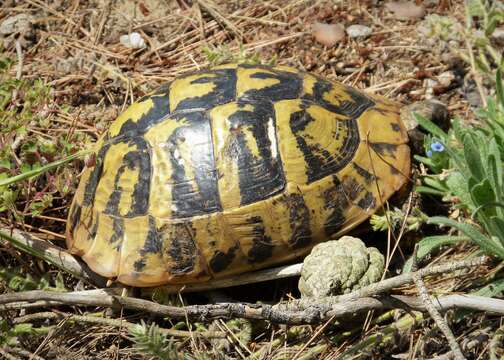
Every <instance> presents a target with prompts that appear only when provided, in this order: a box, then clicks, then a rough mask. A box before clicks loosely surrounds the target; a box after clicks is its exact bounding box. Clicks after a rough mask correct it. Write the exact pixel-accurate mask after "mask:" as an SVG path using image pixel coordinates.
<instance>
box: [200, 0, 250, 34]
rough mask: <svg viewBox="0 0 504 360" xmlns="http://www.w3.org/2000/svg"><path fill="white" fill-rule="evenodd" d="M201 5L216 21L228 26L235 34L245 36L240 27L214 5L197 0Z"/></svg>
mask: <svg viewBox="0 0 504 360" xmlns="http://www.w3.org/2000/svg"><path fill="white" fill-rule="evenodd" d="M196 2H197V3H198V5H199V6H201V7H202V8H203V10H205V11H206V12H207V13H208V14H209V15H210V16H211V17H213V18H214V20H215V21H217V22H218V23H221V24H222V25H223V26H225V27H227V28H228V29H229V30H230V31H231V32H232V33H233V34H235V35H236V36H238V37H239V38H240V39H242V38H243V33H242V32H241V31H240V29H238V28H237V27H236V26H235V25H234V24H233V23H232V22H231V21H229V20H228V19H226V17H225V16H224V15H222V14H221V13H220V11H219V10H218V9H217V8H216V7H215V6H213V5H210V4H209V3H207V2H206V1H203V0H196Z"/></svg>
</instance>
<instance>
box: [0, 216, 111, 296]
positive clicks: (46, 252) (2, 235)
mask: <svg viewBox="0 0 504 360" xmlns="http://www.w3.org/2000/svg"><path fill="white" fill-rule="evenodd" d="M1 243H4V244H5V243H10V244H12V245H13V246H14V247H16V248H17V249H19V250H21V251H23V252H26V253H28V254H31V255H34V256H36V257H39V258H41V259H43V260H45V261H47V262H48V263H50V264H53V265H54V266H56V267H58V268H59V269H61V270H64V271H66V272H68V273H70V274H72V275H74V276H76V277H77V278H79V279H82V280H84V281H86V282H88V283H90V284H94V285H97V286H101V287H103V286H105V284H106V279H104V278H102V277H101V276H99V275H97V274H95V273H94V272H93V271H91V269H89V267H88V266H87V265H86V264H84V263H83V262H82V261H81V260H78V259H77V258H76V257H74V256H73V255H70V254H69V253H67V252H66V251H65V250H63V249H61V248H60V247H58V246H56V245H53V244H51V243H50V242H48V241H43V240H40V239H37V238H36V237H34V236H32V235H30V234H28V233H26V232H24V231H20V230H17V229H9V228H6V227H4V226H2V225H1V224H0V244H1Z"/></svg>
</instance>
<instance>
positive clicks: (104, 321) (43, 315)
mask: <svg viewBox="0 0 504 360" xmlns="http://www.w3.org/2000/svg"><path fill="white" fill-rule="evenodd" d="M40 319H43V320H47V319H57V320H65V319H66V320H68V321H76V322H85V323H90V324H99V325H105V326H113V327H124V328H131V327H134V326H137V324H135V323H132V322H129V321H126V320H122V319H108V318H102V317H95V316H82V315H75V314H66V313H55V312H51V311H47V312H40V313H35V314H29V315H25V316H20V317H18V318H15V319H14V320H13V321H12V323H13V324H22V323H26V322H31V321H33V320H40ZM159 331H160V332H161V333H163V334H166V335H168V336H174V337H191V336H201V337H204V338H208V339H211V338H225V337H226V334H225V333H223V332H219V331H192V332H191V331H183V330H174V329H163V328H159Z"/></svg>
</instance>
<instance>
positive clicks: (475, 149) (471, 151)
mask: <svg viewBox="0 0 504 360" xmlns="http://www.w3.org/2000/svg"><path fill="white" fill-rule="evenodd" d="M463 144H464V156H465V163H466V164H467V167H468V168H469V170H470V171H471V175H472V176H473V177H474V178H475V179H476V181H477V182H480V181H481V180H483V179H484V178H485V169H484V167H483V164H482V161H481V157H480V156H482V155H481V151H482V146H481V145H479V146H478V145H476V143H475V141H474V139H473V137H472V136H471V135H470V134H469V133H467V134H466V135H465V136H464V138H463Z"/></svg>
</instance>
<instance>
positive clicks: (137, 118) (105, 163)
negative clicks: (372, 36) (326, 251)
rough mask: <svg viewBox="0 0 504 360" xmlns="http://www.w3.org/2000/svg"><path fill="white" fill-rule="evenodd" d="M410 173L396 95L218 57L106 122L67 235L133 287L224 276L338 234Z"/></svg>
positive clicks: (71, 244) (95, 264)
mask: <svg viewBox="0 0 504 360" xmlns="http://www.w3.org/2000/svg"><path fill="white" fill-rule="evenodd" d="M409 169H410V154H409V147H408V145H407V134H406V131H405V129H404V127H403V125H402V123H401V121H400V119H399V108H398V106H397V105H395V104H393V103H390V102H388V101H386V100H384V99H379V98H375V97H371V96H368V95H364V94H362V93H361V92H358V91H357V90H355V89H352V88H350V87H347V86H344V85H342V84H339V83H337V82H332V81H327V80H324V79H321V78H319V77H317V76H314V75H311V74H309V73H304V72H300V71H298V70H296V69H293V68H289V67H267V66H257V65H246V64H228V65H221V66H217V67H213V68H210V69H209V70H205V71H200V72H196V73H191V74H188V75H185V76H182V77H179V78H176V79H175V80H174V81H172V82H171V83H169V84H167V85H164V86H161V87H160V88H159V89H158V90H157V91H155V92H153V93H152V94H150V95H148V96H145V97H143V98H141V99H140V100H139V101H137V102H136V103H134V104H132V105H131V106H130V107H129V108H128V109H127V110H126V111H125V112H124V113H122V114H121V115H120V116H119V117H118V118H117V120H115V121H114V122H113V123H112V124H111V126H110V128H109V129H108V131H107V132H106V133H105V134H104V135H103V136H102V137H101V138H100V140H99V141H98V143H97V144H96V161H95V164H94V165H93V166H90V167H87V168H86V169H85V170H84V172H83V174H82V177H81V179H80V184H79V187H78V189H77V191H76V194H75V197H74V200H73V203H72V205H71V208H70V213H69V217H68V222H67V231H66V236H67V245H68V248H69V249H70V251H71V252H72V253H74V254H78V255H80V256H82V258H83V259H84V260H85V261H86V262H87V263H88V265H89V266H90V267H91V269H93V270H94V271H96V272H97V273H99V274H101V275H103V276H106V277H111V278H116V280H117V281H119V282H121V283H124V284H128V285H133V286H156V285H161V284H184V283H193V282H202V281H206V280H208V279H211V278H220V277H228V276H231V275H233V274H238V273H242V272H246V271H250V270H255V269H259V268H263V267H267V266H271V265H274V264H278V263H281V262H285V261H287V260H291V259H293V258H296V257H299V256H302V255H305V254H307V253H308V252H309V251H310V249H311V248H312V247H313V246H314V245H315V244H317V243H318V242H321V241H324V240H327V239H329V238H331V237H336V236H339V235H341V234H343V233H345V232H347V231H348V230H350V229H351V228H353V227H355V226H356V225H358V224H359V223H361V222H362V221H364V220H365V219H367V218H368V217H369V216H370V215H371V214H372V213H373V212H374V211H375V210H376V209H377V208H379V207H380V206H381V205H382V204H383V202H384V201H385V200H386V199H388V198H389V197H390V196H391V195H392V194H393V193H394V192H395V191H396V190H398V189H399V188H400V187H401V186H402V185H403V184H404V183H405V181H406V180H407V175H408V173H409Z"/></svg>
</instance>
